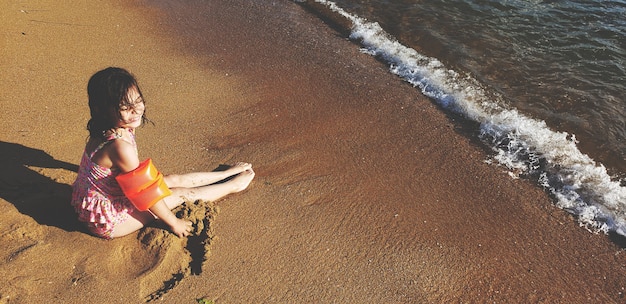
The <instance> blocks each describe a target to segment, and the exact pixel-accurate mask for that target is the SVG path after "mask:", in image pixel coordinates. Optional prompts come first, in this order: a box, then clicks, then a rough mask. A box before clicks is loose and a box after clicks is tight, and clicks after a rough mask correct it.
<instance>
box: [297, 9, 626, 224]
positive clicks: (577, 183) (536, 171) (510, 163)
mask: <svg viewBox="0 0 626 304" xmlns="http://www.w3.org/2000/svg"><path fill="white" fill-rule="evenodd" d="M298 2H303V1H298ZM315 2H316V3H318V4H321V5H323V6H324V7H326V8H327V9H329V10H331V11H332V12H333V13H334V14H337V15H338V16H340V17H342V18H345V19H346V20H348V21H349V22H350V23H351V24H352V26H351V33H350V39H352V40H353V41H355V42H357V43H359V44H360V45H361V47H362V51H363V52H364V53H367V54H370V55H372V56H375V57H377V58H380V59H381V60H383V61H385V62H387V64H388V65H389V68H390V71H391V72H392V73H393V74H396V75H398V76H399V77H401V78H402V79H404V80H405V81H407V82H409V83H410V84H412V85H413V86H414V87H417V88H419V89H420V90H421V92H422V93H423V94H425V95H426V96H428V97H430V98H431V99H433V100H434V101H435V102H437V103H438V104H439V105H440V106H441V107H442V108H444V109H445V110H447V111H451V112H454V113H456V114H459V115H462V116H464V117H465V118H467V119H469V120H472V121H475V122H478V123H479V124H480V135H479V137H480V139H481V140H482V141H483V142H484V143H485V144H487V145H488V146H489V147H490V148H491V149H492V150H493V151H494V154H493V155H492V156H491V157H490V159H488V160H487V161H488V162H493V163H497V164H499V165H501V166H504V167H506V168H507V169H508V172H509V174H510V175H511V176H513V177H520V176H523V177H527V178H530V179H534V180H535V181H536V182H537V184H538V185H540V186H541V187H543V188H544V189H546V190H547V191H548V192H549V193H550V194H551V195H552V196H553V197H554V199H555V201H556V205H557V206H558V207H560V208H562V209H564V210H566V211H568V212H570V213H572V214H574V215H575V216H576V217H577V219H578V221H579V223H580V224H581V226H583V227H585V228H587V229H588V230H590V231H592V232H604V233H608V232H616V233H618V234H620V235H623V236H626V187H622V186H621V185H620V183H619V181H615V180H612V179H611V177H610V176H609V174H608V173H607V170H606V168H605V167H604V166H603V165H602V164H600V163H597V162H596V161H594V160H593V159H591V158H590V157H589V156H587V155H586V154H583V153H582V152H580V150H579V149H578V147H577V146H576V143H577V141H576V137H575V136H574V135H573V134H569V133H566V132H556V131H553V130H551V129H550V128H549V127H548V126H547V125H546V123H545V122H544V121H542V120H537V119H534V118H531V117H527V116H525V115H523V114H521V113H519V112H518V111H517V110H516V109H512V108H510V107H509V106H507V105H506V104H505V103H504V102H503V101H502V99H500V98H498V96H497V94H494V93H491V92H489V91H488V90H487V89H485V88H484V86H482V85H481V84H480V83H479V82H478V81H477V80H476V79H474V78H472V77H471V76H469V75H464V74H461V73H458V72H456V71H454V70H451V69H448V68H447V67H446V66H445V65H444V64H443V63H442V62H441V61H439V60H438V59H436V58H432V57H428V56H424V55H422V54H420V53H419V52H417V51H416V50H414V49H412V48H409V47H406V46H404V45H402V44H401V43H400V42H398V41H397V40H396V39H395V38H394V37H392V36H391V35H389V34H388V33H387V32H385V31H384V30H383V29H382V28H381V27H380V25H379V24H378V23H376V22H369V21H367V20H365V19H364V18H361V17H359V16H356V15H353V14H351V13H349V12H347V11H345V10H344V9H342V8H341V7H339V6H338V5H337V4H336V3H334V2H332V1H326V0H315Z"/></svg>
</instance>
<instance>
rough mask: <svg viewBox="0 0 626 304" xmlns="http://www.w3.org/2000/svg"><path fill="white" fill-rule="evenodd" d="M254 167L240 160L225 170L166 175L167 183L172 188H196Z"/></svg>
mask: <svg viewBox="0 0 626 304" xmlns="http://www.w3.org/2000/svg"><path fill="white" fill-rule="evenodd" d="M250 169H252V165H251V164H249V163H244V162H239V163H236V164H235V165H233V166H232V167H230V168H228V169H227V170H225V171H212V172H194V173H187V174H172V175H167V176H164V177H163V178H164V180H165V184H167V186H168V187H170V188H194V187H200V186H205V185H210V184H213V183H216V182H219V181H221V180H224V179H226V178H228V177H231V176H233V175H235V174H239V173H241V172H244V171H246V170H250Z"/></svg>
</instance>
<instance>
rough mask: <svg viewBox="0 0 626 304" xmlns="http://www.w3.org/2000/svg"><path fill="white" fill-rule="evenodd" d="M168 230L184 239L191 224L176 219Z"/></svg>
mask: <svg viewBox="0 0 626 304" xmlns="http://www.w3.org/2000/svg"><path fill="white" fill-rule="evenodd" d="M170 229H171V230H172V232H173V233H174V234H176V235H177V236H178V237H185V236H188V235H189V234H190V233H191V222H190V221H186V220H182V219H179V218H176V220H175V221H174V222H173V223H172V225H171V226H170Z"/></svg>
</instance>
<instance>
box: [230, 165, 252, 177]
mask: <svg viewBox="0 0 626 304" xmlns="http://www.w3.org/2000/svg"><path fill="white" fill-rule="evenodd" d="M249 169H252V164H250V163H245V162H238V163H236V164H234V165H232V166H231V167H230V168H228V169H227V170H226V172H228V176H233V175H235V174H239V173H241V172H243V171H246V170H249Z"/></svg>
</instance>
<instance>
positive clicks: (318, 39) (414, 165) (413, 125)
mask: <svg viewBox="0 0 626 304" xmlns="http://www.w3.org/2000/svg"><path fill="white" fill-rule="evenodd" d="M0 8H1V10H0V12H1V13H0V14H1V15H0V16H1V17H0V24H1V25H2V26H1V28H2V29H3V30H2V31H1V32H0V35H2V42H1V43H2V44H1V47H2V49H1V54H0V55H1V56H0V69H1V70H2V72H1V74H0V90H1V92H2V94H1V95H0V98H1V99H0V106H1V107H2V108H1V110H0V111H1V112H0V115H1V119H0V130H1V131H0V132H1V133H0V134H1V137H0V153H2V154H1V157H0V163H1V167H2V170H1V171H0V172H1V173H0V208H1V209H2V210H3V212H2V213H1V214H0V242H1V243H2V246H1V247H0V278H2V280H0V303H31V302H34V301H43V302H46V303H91V302H99V303H142V302H145V301H149V300H154V299H159V300H161V302H164V303H197V300H198V299H205V300H207V301H208V300H212V301H214V302H215V303H250V302H256V303H273V302H279V303H310V302H315V303H326V302H338V303H363V302H369V303H381V302H384V303H442V302H478V303H483V302H507V303H529V302H531V303H534V302H545V303H612V302H614V303H619V302H624V301H625V298H624V292H625V290H624V288H625V287H626V256H625V254H626V253H623V250H622V249H621V248H620V246H619V245H617V244H616V243H614V242H611V240H610V239H609V238H608V237H606V236H604V235H594V234H592V233H589V232H587V231H586V230H585V229H583V228H580V227H578V225H577V224H576V223H575V221H574V219H572V218H571V217H570V216H568V215H566V214H565V213H564V212H563V211H561V210H558V209H556V208H555V207H553V206H552V203H551V200H550V198H549V197H548V196H547V195H546V194H545V193H543V192H542V191H540V190H539V189H538V188H537V187H535V186H534V185H532V184H531V183H529V182H527V181H524V180H513V179H511V178H509V177H508V175H507V174H506V173H504V172H503V171H502V170H501V168H498V167H494V166H492V165H489V164H486V163H485V162H484V160H485V159H486V157H487V154H486V153H485V151H483V150H482V148H481V146H480V144H478V143H476V142H473V141H472V140H470V139H469V138H471V137H467V136H466V134H464V132H465V131H463V130H467V128H464V127H463V126H462V124H463V122H460V121H459V120H458V119H456V118H454V117H449V116H446V115H445V114H444V113H442V112H441V111H440V110H439V109H438V108H437V107H436V106H434V105H433V104H432V102H430V101H429V100H428V99H425V98H424V97H423V96H421V95H420V94H418V93H417V91H416V90H415V89H413V88H412V87H410V86H409V85H407V84H406V83H403V82H402V81H401V80H399V79H397V78H396V77H394V76H393V75H391V74H389V73H388V72H387V71H386V68H385V67H384V66H383V65H382V64H381V63H379V62H377V61H376V60H375V59H374V58H371V57H369V56H368V55H365V54H361V53H360V52H359V50H358V47H357V46H356V45H354V44H352V43H351V42H349V41H347V40H346V39H345V36H343V35H342V33H340V32H337V31H336V30H334V29H333V28H332V27H331V26H328V25H327V24H324V23H323V21H321V20H320V19H318V18H317V17H316V16H314V15H312V14H310V13H308V12H307V11H306V10H305V9H304V8H303V7H301V6H299V5H297V4H295V3H293V2H290V1H286V0H281V1H244V0H230V1H190V2H187V1H185V2H184V3H182V4H181V3H178V1H156V2H150V3H144V2H142V1H137V2H135V3H132V4H129V3H126V2H124V1H121V0H117V1H106V2H104V1H98V2H93V1H89V2H88V1H80V2H79V1H51V0H42V1H34V2H22V1H4V2H2V4H1V5H0ZM275 16H280V17H278V18H275ZM106 66H122V67H125V68H127V69H129V70H131V71H132V72H133V73H134V74H136V75H137V76H138V78H139V81H140V84H141V86H142V90H143V91H144V94H145V95H146V99H147V106H148V116H149V117H150V118H151V119H152V120H153V121H155V122H156V125H154V126H147V127H146V128H142V129H140V130H139V133H138V144H139V148H140V157H142V158H145V157H151V158H153V159H154V160H155V163H157V164H158V166H159V167H160V169H161V170H162V171H164V172H165V173H168V172H171V173H182V172H188V171H197V170H213V169H216V168H217V167H218V166H219V165H220V164H229V163H233V162H235V161H239V160H242V161H249V162H252V163H253V164H254V166H255V171H256V172H257V177H256V179H255V181H254V182H253V183H252V185H251V186H250V188H249V189H248V190H246V191H245V192H243V193H239V194H236V195H233V196H230V197H228V198H226V199H223V200H221V201H218V202H215V203H205V202H189V204H187V205H186V206H185V207H184V208H182V209H181V210H179V213H180V215H181V216H185V217H187V218H190V219H192V220H193V221H194V222H195V223H196V234H197V236H195V237H192V238H189V239H178V238H176V237H175V236H173V235H172V234H170V233H168V232H167V231H166V230H163V229H161V228H160V227H148V228H146V229H143V230H141V231H140V232H138V233H135V234H131V235H130V236H128V237H125V238H122V239H117V240H113V241H105V240H101V239H98V238H95V237H92V236H90V235H88V234H86V233H85V231H84V229H82V227H81V226H80V225H79V224H78V223H77V221H76V219H75V216H74V214H73V213H72V210H71V209H70V208H69V196H70V194H71V190H70V184H71V183H72V182H73V181H74V179H75V177H76V173H75V171H76V165H77V164H78V162H79V159H80V155H81V153H82V149H83V147H84V143H85V139H86V136H87V132H86V131H85V124H86V122H87V119H88V109H87V105H86V92H85V91H86V90H85V87H86V82H87V80H88V78H89V77H90V76H91V74H93V73H94V72H95V71H97V70H99V69H101V68H104V67H106Z"/></svg>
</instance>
